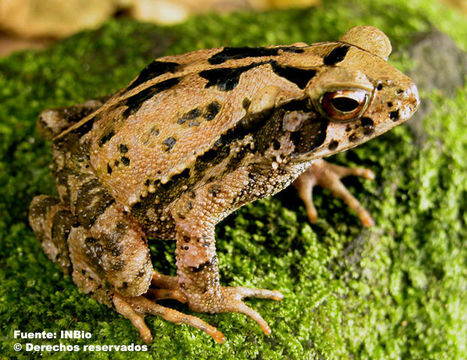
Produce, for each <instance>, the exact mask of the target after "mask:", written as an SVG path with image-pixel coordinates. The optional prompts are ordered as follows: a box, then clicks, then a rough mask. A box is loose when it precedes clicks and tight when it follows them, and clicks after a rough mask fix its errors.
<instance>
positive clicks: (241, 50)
mask: <svg viewBox="0 0 467 360" xmlns="http://www.w3.org/2000/svg"><path fill="white" fill-rule="evenodd" d="M280 50H282V51H287V52H293V53H302V52H303V51H304V50H303V49H301V48H298V47H296V46H280V47H276V48H264V47H248V46H245V47H225V48H223V49H222V50H221V51H220V52H218V53H217V54H214V55H213V56H211V57H210V58H209V59H208V62H209V63H210V64H211V65H216V64H222V63H223V62H225V61H227V60H231V59H245V58H249V57H263V56H278V55H279V51H280Z"/></svg>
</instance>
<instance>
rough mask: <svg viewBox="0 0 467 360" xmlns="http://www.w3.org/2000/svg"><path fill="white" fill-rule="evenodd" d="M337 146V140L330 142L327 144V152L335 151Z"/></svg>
mask: <svg viewBox="0 0 467 360" xmlns="http://www.w3.org/2000/svg"><path fill="white" fill-rule="evenodd" d="M338 146H339V141H337V140H332V141H331V142H330V143H329V146H328V149H329V150H336V149H337V147H338Z"/></svg>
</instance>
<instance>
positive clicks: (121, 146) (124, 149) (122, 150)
mask: <svg viewBox="0 0 467 360" xmlns="http://www.w3.org/2000/svg"><path fill="white" fill-rule="evenodd" d="M118 149H119V150H120V152H121V153H122V154H126V153H127V152H128V146H126V145H124V144H120V146H119V147H118Z"/></svg>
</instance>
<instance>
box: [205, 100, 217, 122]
mask: <svg viewBox="0 0 467 360" xmlns="http://www.w3.org/2000/svg"><path fill="white" fill-rule="evenodd" d="M220 109H221V104H219V103H218V102H217V101H213V102H212V103H210V104H209V105H208V106H206V112H205V113H204V115H203V116H204V118H205V119H206V120H207V121H211V120H212V119H214V118H215V117H216V115H217V114H218V112H219V111H220Z"/></svg>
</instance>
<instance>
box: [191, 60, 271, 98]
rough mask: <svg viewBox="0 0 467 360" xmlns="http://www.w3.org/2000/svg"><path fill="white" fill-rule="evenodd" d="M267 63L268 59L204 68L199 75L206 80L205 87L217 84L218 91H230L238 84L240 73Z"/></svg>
mask: <svg viewBox="0 0 467 360" xmlns="http://www.w3.org/2000/svg"><path fill="white" fill-rule="evenodd" d="M267 63H268V61H263V62H258V63H252V64H250V65H247V66H241V67H237V68H217V69H211V70H204V71H201V72H200V73H199V76H201V77H202V78H204V79H206V80H208V83H207V84H206V85H205V88H208V87H211V86H217V89H218V90H220V91H230V90H233V89H235V87H236V86H237V85H238V82H239V81H240V75H242V74H243V73H244V72H245V71H248V70H250V69H253V68H255V67H257V66H260V65H264V64H267Z"/></svg>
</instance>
